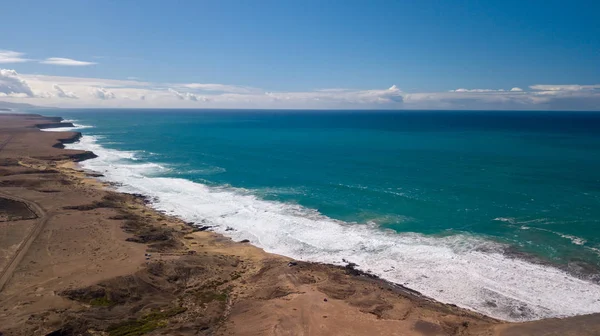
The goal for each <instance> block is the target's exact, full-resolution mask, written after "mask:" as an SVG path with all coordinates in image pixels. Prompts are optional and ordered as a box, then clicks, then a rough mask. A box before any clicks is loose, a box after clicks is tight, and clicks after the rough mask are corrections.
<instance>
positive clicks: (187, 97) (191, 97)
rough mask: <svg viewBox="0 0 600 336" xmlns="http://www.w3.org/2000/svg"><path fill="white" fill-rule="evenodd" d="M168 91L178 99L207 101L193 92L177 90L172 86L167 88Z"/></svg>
mask: <svg viewBox="0 0 600 336" xmlns="http://www.w3.org/2000/svg"><path fill="white" fill-rule="evenodd" d="M168 91H169V92H170V93H172V94H173V95H174V96H175V97H177V99H180V100H192V101H203V102H207V101H208V100H209V99H208V98H206V97H203V96H200V95H197V94H194V93H190V92H179V91H177V90H174V89H172V88H169V89H168Z"/></svg>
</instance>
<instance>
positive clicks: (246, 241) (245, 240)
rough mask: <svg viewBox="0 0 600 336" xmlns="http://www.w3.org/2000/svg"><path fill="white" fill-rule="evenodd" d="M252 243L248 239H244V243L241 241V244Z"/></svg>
mask: <svg viewBox="0 0 600 336" xmlns="http://www.w3.org/2000/svg"><path fill="white" fill-rule="evenodd" d="M249 242H250V241H249V240H248V239H244V240H242V241H240V243H249Z"/></svg>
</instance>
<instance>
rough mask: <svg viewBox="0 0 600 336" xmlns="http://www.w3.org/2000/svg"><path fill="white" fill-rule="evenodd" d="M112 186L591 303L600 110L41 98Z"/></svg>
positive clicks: (597, 306) (425, 268) (440, 286)
mask: <svg viewBox="0 0 600 336" xmlns="http://www.w3.org/2000/svg"><path fill="white" fill-rule="evenodd" d="M43 114H45V115H56V116H62V117H64V118H65V119H69V120H73V122H74V123H75V124H76V126H77V127H76V128H75V130H78V131H81V132H82V133H83V134H84V136H83V138H82V139H81V141H80V142H79V143H76V144H70V145H68V146H67V148H75V149H85V150H91V151H93V152H95V153H96V154H97V155H98V158H96V159H92V160H88V161H84V162H82V166H83V167H84V168H86V169H90V170H94V171H97V172H100V173H102V174H104V177H103V178H102V179H104V180H107V181H111V182H114V183H116V186H117V189H118V190H120V191H124V192H130V193H141V194H144V195H147V196H149V197H150V198H151V200H152V206H153V207H154V208H156V209H158V210H161V211H165V212H167V213H169V214H172V215H176V216H179V217H181V218H183V219H184V220H186V221H190V222H194V223H197V224H198V225H207V226H211V227H212V229H213V230H214V231H216V232H219V233H222V234H224V235H226V236H229V237H231V238H232V239H234V240H242V239H248V240H250V242H251V243H252V244H254V245H256V246H259V247H261V248H264V249H265V250H266V251H269V252H273V253H278V254H282V255H286V256H290V257H293V258H297V259H300V260H306V261H315V262H325V263H331V264H338V265H344V264H345V263H346V262H352V263H356V264H358V265H359V266H358V268H360V269H361V270H364V271H367V272H371V273H373V274H375V275H377V276H380V277H381V278H384V279H386V280H389V281H392V282H395V283H398V284H401V285H404V286H406V287H408V288H411V289H414V290H416V291H419V292H421V293H422V294H424V295H426V296H429V297H431V298H434V299H436V300H439V301H441V302H445V303H452V304H456V305H458V306H460V307H465V308H469V309H472V310H475V311H478V312H480V313H483V314H486V315H489V316H492V317H495V318H499V319H503V320H509V321H525V320H535V319H541V318H547V317H563V316H571V315H577V314H586V313H593V312H600V285H599V284H600V272H599V269H600V113H594V112H585V113H584V112H523V111H511V112H502V111H495V112H491V111H472V112H468V111H401V112H389V111H273V110H269V111H251V110H242V111H240V110H237V111H234V110H159V109H156V110H119V109H110V110H109V109H106V110H103V109H89V110H86V109H81V110H75V109H60V110H44V111H43Z"/></svg>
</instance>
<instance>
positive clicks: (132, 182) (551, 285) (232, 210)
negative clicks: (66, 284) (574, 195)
mask: <svg viewBox="0 0 600 336" xmlns="http://www.w3.org/2000/svg"><path fill="white" fill-rule="evenodd" d="M67 147H68V148H74V149H85V150H92V151H94V152H95V153H96V154H97V155H98V158H96V159H92V160H87V161H84V162H82V165H83V167H84V168H87V169H91V170H95V171H98V172H101V173H103V174H104V176H105V178H106V179H108V180H110V181H113V182H118V184H119V185H120V186H119V187H118V189H119V190H120V191H124V192H133V193H142V194H145V195H148V196H151V197H152V198H153V199H155V200H156V201H155V203H153V206H154V207H155V208H157V209H159V210H163V211H166V212H167V213H170V214H173V215H177V216H179V217H181V218H183V219H185V220H186V221H194V222H199V223H200V222H204V223H207V224H208V225H214V226H215V231H217V232H219V233H222V234H224V235H227V236H230V237H232V238H233V239H235V240H242V239H249V240H250V241H251V242H252V243H253V244H254V245H257V246H259V247H262V248H264V249H265V250H266V251H268V252H273V253H278V254H282V255H286V256H290V257H293V258H296V259H301V260H307V261H316V262H325V263H332V264H341V263H342V259H346V260H348V261H351V262H354V263H356V264H358V265H359V268H360V269H361V270H364V271H369V272H372V273H373V274H376V275H378V276H380V277H382V278H384V279H387V280H390V281H392V282H395V283H399V284H403V285H405V286H407V287H409V288H411V289H414V290H417V291H419V292H421V293H423V294H424V295H427V296H429V297H431V298H434V299H436V300H439V301H441V302H445V303H453V304H456V305H458V306H461V307H464V308H469V309H472V310H475V311H478V312H480V313H483V314H486V315H489V316H492V317H496V318H499V319H504V320H510V321H523V320H535V319H541V318H548V317H564V316H572V315H579V314H588V313H594V312H600V300H599V298H600V286H599V285H597V284H594V283H591V282H588V281H585V280H581V279H578V278H576V277H573V276H571V275H569V274H567V273H565V272H563V271H561V270H559V269H557V268H552V267H548V266H543V265H538V264H533V263H530V262H527V261H525V260H520V259H515V258H511V257H508V256H506V255H504V254H502V253H501V250H502V247H501V246H500V245H498V244H496V243H493V242H490V241H487V240H484V239H481V238H477V237H473V236H468V235H451V236H446V237H432V236H425V235H421V234H416V233H396V232H393V231H384V230H381V229H379V228H378V227H377V226H376V225H368V224H358V223H345V222H340V221H336V220H333V219H331V218H328V217H326V216H323V215H321V214H320V213H318V212H317V211H315V210H311V209H307V208H303V207H301V206H298V205H293V204H286V203H280V202H271V201H265V200H262V199H259V198H258V197H256V196H255V195H253V194H249V193H247V192H238V191H236V190H235V189H232V188H223V187H221V188H211V187H208V186H206V185H203V184H199V183H194V182H191V181H188V180H184V179H176V178H162V177H150V175H149V173H152V172H153V169H156V167H150V166H148V164H135V163H133V164H132V163H131V161H130V160H128V158H130V157H131V153H130V152H121V151H116V150H112V149H106V148H103V147H101V146H99V145H98V144H97V142H96V139H95V138H94V137H91V136H84V137H83V138H82V140H81V142H79V143H76V144H69V145H67ZM157 166H160V165H157ZM498 220H503V219H500V218H499V219H498ZM205 225H206V224H205Z"/></svg>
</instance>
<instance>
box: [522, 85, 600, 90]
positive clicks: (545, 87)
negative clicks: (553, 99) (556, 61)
mask: <svg viewBox="0 0 600 336" xmlns="http://www.w3.org/2000/svg"><path fill="white" fill-rule="evenodd" d="M529 88H530V89H532V90H536V91H589V90H600V84H596V85H577V84H571V85H532V86H530V87H529Z"/></svg>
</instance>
